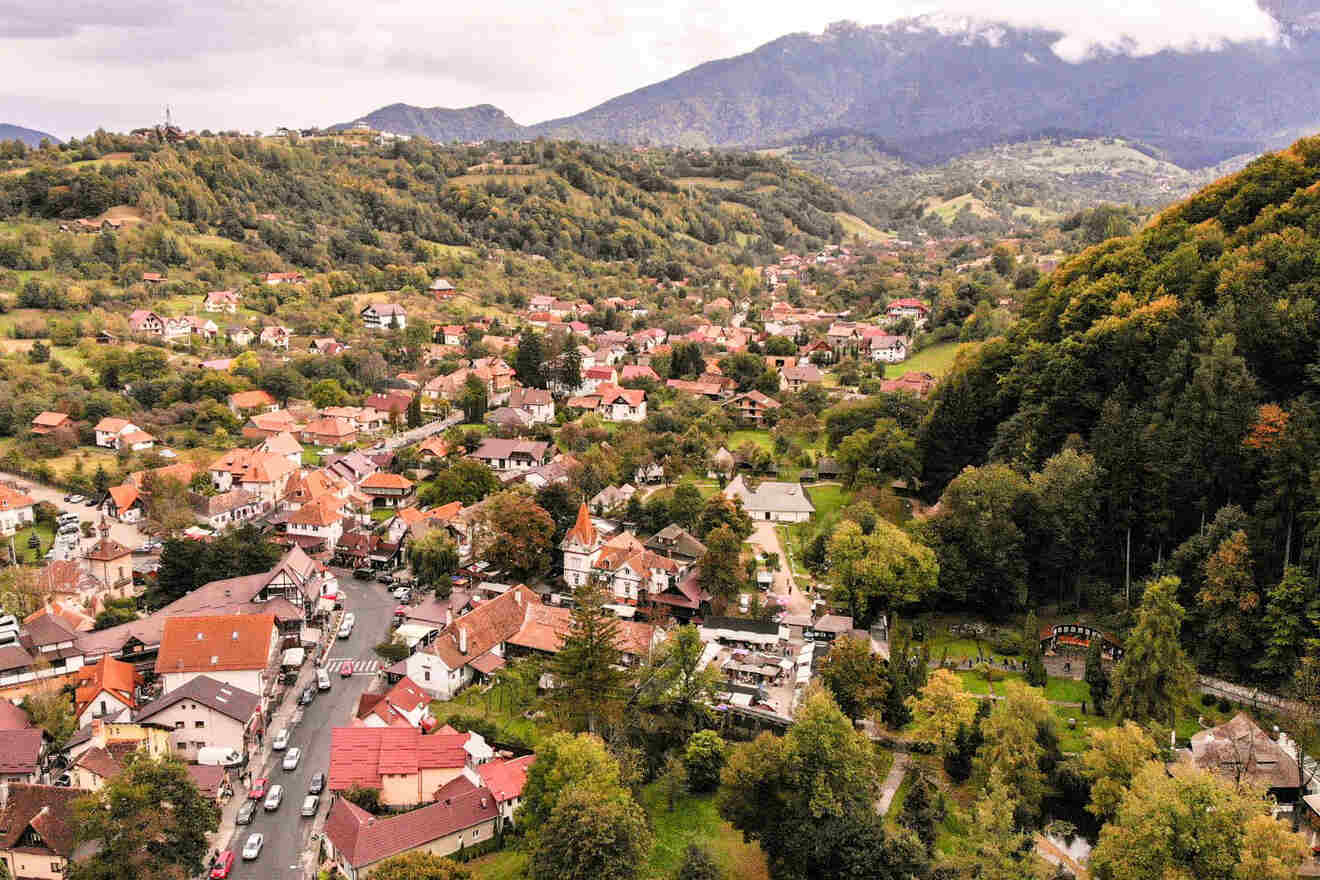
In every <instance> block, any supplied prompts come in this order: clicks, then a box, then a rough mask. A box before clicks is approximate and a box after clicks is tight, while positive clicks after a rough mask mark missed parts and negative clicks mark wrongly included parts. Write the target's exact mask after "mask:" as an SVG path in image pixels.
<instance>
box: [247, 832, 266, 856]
mask: <svg viewBox="0 0 1320 880" xmlns="http://www.w3.org/2000/svg"><path fill="white" fill-rule="evenodd" d="M265 843H266V838H264V837H262V836H261V832H260V831H254V832H253V833H251V834H249V835H248V839H247V843H245V844H243V858H245V859H249V860H250V859H255V858H256V857H257V856H259V855H261V847H262V846H264V845H265Z"/></svg>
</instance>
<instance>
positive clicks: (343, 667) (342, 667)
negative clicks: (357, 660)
mask: <svg viewBox="0 0 1320 880" xmlns="http://www.w3.org/2000/svg"><path fill="white" fill-rule="evenodd" d="M339 677H340V678H352V677H353V661H352V660H345V661H344V662H343V663H341V664H339Z"/></svg>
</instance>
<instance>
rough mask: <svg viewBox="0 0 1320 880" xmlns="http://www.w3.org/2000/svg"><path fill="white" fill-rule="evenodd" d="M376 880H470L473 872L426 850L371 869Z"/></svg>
mask: <svg viewBox="0 0 1320 880" xmlns="http://www.w3.org/2000/svg"><path fill="white" fill-rule="evenodd" d="M371 876H372V877H375V878H376V880H470V878H471V877H472V872H471V871H469V870H468V869H467V868H464V867H461V866H459V864H458V863H457V862H455V861H453V860H452V859H446V858H442V857H440V856H438V855H436V854H435V853H430V852H427V851H426V850H413V851H412V852H408V853H404V854H403V855H401V856H392V857H390V858H388V859H385V860H384V861H382V862H380V863H379V864H377V865H375V866H373V867H372V869H371Z"/></svg>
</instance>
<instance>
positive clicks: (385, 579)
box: [376, 571, 394, 584]
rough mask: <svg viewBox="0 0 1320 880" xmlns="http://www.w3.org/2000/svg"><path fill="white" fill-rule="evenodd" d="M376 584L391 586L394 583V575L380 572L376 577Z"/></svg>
mask: <svg viewBox="0 0 1320 880" xmlns="http://www.w3.org/2000/svg"><path fill="white" fill-rule="evenodd" d="M376 583H379V584H392V583H394V575H392V574H390V573H389V572H388V571H382V572H381V573H380V574H378V575H376Z"/></svg>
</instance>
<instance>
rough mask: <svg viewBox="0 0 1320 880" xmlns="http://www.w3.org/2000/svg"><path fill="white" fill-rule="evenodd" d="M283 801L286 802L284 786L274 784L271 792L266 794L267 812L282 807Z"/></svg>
mask: <svg viewBox="0 0 1320 880" xmlns="http://www.w3.org/2000/svg"><path fill="white" fill-rule="evenodd" d="M282 803H284V786H282V785H272V786H271V787H270V793H269V794H267V795H266V803H265V807H266V812H267V813H273V812H274V811H275V810H278V809H279V808H280V804H282Z"/></svg>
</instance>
